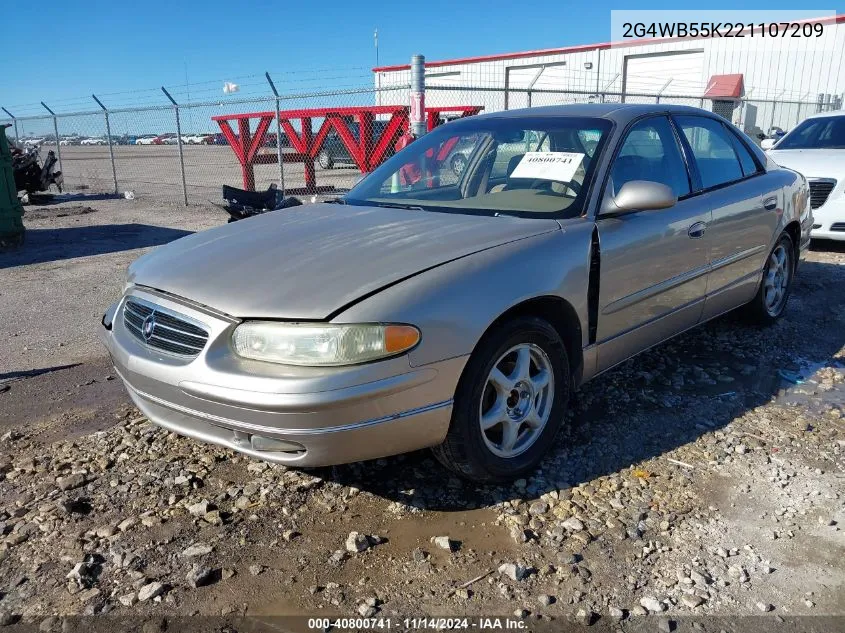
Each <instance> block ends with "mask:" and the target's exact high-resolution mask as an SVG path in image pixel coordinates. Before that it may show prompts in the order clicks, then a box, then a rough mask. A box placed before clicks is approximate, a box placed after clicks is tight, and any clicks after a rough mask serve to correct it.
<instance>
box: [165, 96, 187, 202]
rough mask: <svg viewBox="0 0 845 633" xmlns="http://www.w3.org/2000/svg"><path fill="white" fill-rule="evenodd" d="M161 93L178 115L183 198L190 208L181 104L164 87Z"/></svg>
mask: <svg viewBox="0 0 845 633" xmlns="http://www.w3.org/2000/svg"><path fill="white" fill-rule="evenodd" d="M161 91H162V92H163V93H164V95H165V96H166V97H167V98H168V99H170V103H172V104H173V111H174V112H175V113H176V144H177V145H178V146H179V171H180V172H181V174H182V197H183V198H184V200H185V206H186V207H187V206H188V185H187V183H186V182H185V155H184V153H183V152H182V124H181V123H180V121H179V104H178V103H176V100H175V99H174V98H173V97H171V96H170V93H169V92H167V89H166V88H165V87H164V86H162V87H161Z"/></svg>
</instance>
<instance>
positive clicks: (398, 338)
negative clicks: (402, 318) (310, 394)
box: [232, 321, 420, 366]
mask: <svg viewBox="0 0 845 633" xmlns="http://www.w3.org/2000/svg"><path fill="white" fill-rule="evenodd" d="M419 340H420V332H419V330H418V329H417V328H415V327H413V326H411V325H398V324H396V325H394V324H379V323H373V324H366V323H364V324H352V325H332V324H311V323H275V322H268V321H253V322H246V323H242V324H241V325H239V326H238V327H237V328H235V332H234V333H233V334H232V344H233V346H234V348H235V352H236V353H237V354H238V356H243V357H244V358H252V359H255V360H264V361H269V362H271V363H282V364H284V365H304V366H332V365H353V364H355V363H364V362H367V361H371V360H376V359H378V358H386V357H388V356H395V355H396V354H401V353H402V352H406V351H408V350H409V349H411V348H412V347H414V346H415V345H416V344H417V343H419Z"/></svg>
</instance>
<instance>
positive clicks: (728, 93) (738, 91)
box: [704, 73, 742, 99]
mask: <svg viewBox="0 0 845 633" xmlns="http://www.w3.org/2000/svg"><path fill="white" fill-rule="evenodd" d="M740 96H742V74H741V73H740V74H735V75H713V76H712V77H710V81H708V82H707V88H706V89H705V90H704V98H705V99H722V98H725V97H727V98H729V99H738V98H739V97H740Z"/></svg>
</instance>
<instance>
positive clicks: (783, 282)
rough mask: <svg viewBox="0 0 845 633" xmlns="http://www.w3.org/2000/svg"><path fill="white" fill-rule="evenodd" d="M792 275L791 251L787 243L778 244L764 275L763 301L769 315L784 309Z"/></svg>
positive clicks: (776, 314)
mask: <svg viewBox="0 0 845 633" xmlns="http://www.w3.org/2000/svg"><path fill="white" fill-rule="evenodd" d="M791 275H792V262H791V259H790V255H789V251H788V250H787V247H786V245H785V244H778V246H777V247H776V248H775V250H773V251H772V254H771V255H770V256H769V261H768V262H767V263H766V272H765V275H764V277H763V301H764V303H765V307H766V312H767V313H768V314H769V316H772V317H776V316H778V315H779V314H780V312H781V310H782V309H783V304H784V303H785V301H786V293H787V290H788V289H789V282H790V276H791Z"/></svg>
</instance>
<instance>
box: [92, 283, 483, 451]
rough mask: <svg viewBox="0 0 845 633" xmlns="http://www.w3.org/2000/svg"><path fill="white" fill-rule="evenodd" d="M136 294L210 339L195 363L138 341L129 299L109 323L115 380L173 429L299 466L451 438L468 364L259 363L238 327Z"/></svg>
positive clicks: (199, 310) (106, 337)
mask: <svg viewBox="0 0 845 633" xmlns="http://www.w3.org/2000/svg"><path fill="white" fill-rule="evenodd" d="M130 294H131V295H132V296H135V297H138V298H141V299H144V300H146V301H150V302H152V303H155V304H157V305H160V306H162V307H163V308H165V309H169V310H171V311H174V312H177V313H179V314H181V315H184V316H187V317H189V318H190V319H193V320H195V321H199V322H201V323H203V324H205V325H207V326H208V328H209V330H210V335H209V341H208V343H207V344H206V346H205V348H204V349H203V350H202V352H200V353H199V355H198V356H196V357H194V358H188V359H186V358H184V357H176V356H173V355H170V354H166V353H164V352H161V351H160V350H156V349H154V348H151V347H148V346H147V345H145V344H144V343H142V342H141V341H139V340H138V339H136V338H135V337H134V336H133V335H132V334H131V333H130V332H129V331H128V330H127V329H126V327H125V326H124V324H123V304H124V302H125V298H124V299H123V300H121V301H120V302H118V304H116V305H115V306H113V307H112V308H111V309H110V310H109V312H107V314H106V316H105V317H104V325H105V326H107V327H104V328H103V329H102V330H101V332H102V340H103V343H104V344H105V346H106V348H107V349H108V351H109V354H110V355H111V358H112V362H113V364H114V367H115V371H116V372H117V373H118V375H119V376H120V377H121V379H122V380H123V382H124V384H125V386H126V388H127V391H128V392H129V395H130V397H131V398H132V400H133V401H134V403H135V404H136V405H137V406H138V408H139V409H140V410H141V411H142V412H143V413H144V415H146V416H147V417H148V418H149V419H150V420H151V421H152V422H154V423H156V424H158V425H160V426H162V427H164V428H167V429H169V430H171V431H174V432H176V433H179V434H182V435H186V436H189V437H192V438H195V439H198V440H202V441H206V442H211V443H214V444H218V445H221V446H225V447H228V448H231V449H233V450H236V451H239V452H241V453H245V454H247V455H250V456H252V457H257V458H260V459H263V460H266V461H271V462H276V463H282V464H289V465H297V466H326V465H332V464H341V463H348V462H354V461H359V460H365V459H374V458H378V457H384V456H387V455H395V454H398V453H404V452H408V451H412V450H417V449H420V448H425V447H428V446H434V445H437V444H439V443H441V442H442V441H443V439H444V438H445V436H446V432H447V430H448V428H449V421H450V419H451V412H452V398H453V396H454V393H455V388H456V386H457V383H458V378H459V377H460V374H461V372H462V371H463V367H464V364H465V363H466V360H467V359H466V357H462V358H456V359H451V360H446V361H442V362H439V363H434V364H431V365H427V366H425V367H411V366H410V363H409V361H408V357H407V356H400V357H397V358H391V359H387V360H384V361H379V362H374V363H369V364H364V365H355V366H350V367H333V368H321V369H317V368H306V367H302V368H298V367H286V366H282V365H274V364H270V363H262V362H258V361H250V360H245V359H240V358H238V357H237V356H236V355H235V354H234V353H233V352H231V349H230V346H229V340H230V338H231V332H232V330H233V329H234V327H235V326H236V325H237V323H238V321H237V320H235V319H232V318H230V317H227V316H226V315H221V314H217V313H214V312H212V311H210V310H207V309H206V308H203V307H202V306H196V305H193V304H190V303H188V302H186V301H183V300H181V299H179V298H176V297H172V296H169V295H164V294H162V293H158V292H156V291H153V290H149V289H141V288H139V287H134V288H132V289H131V291H130ZM109 325H110V326H111V327H110V328H108V326H109Z"/></svg>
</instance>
